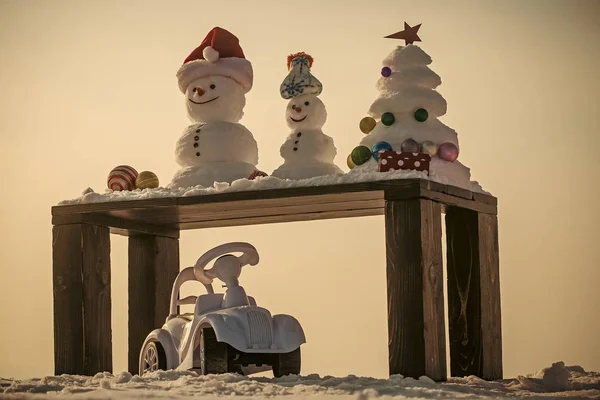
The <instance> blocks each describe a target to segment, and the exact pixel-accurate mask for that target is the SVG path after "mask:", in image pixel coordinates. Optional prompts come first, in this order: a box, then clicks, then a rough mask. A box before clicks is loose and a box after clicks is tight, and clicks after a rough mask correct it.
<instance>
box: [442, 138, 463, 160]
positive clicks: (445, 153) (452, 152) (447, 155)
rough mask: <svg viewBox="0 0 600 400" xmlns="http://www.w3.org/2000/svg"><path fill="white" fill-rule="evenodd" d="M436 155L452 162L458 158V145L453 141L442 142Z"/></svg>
mask: <svg viewBox="0 0 600 400" xmlns="http://www.w3.org/2000/svg"><path fill="white" fill-rule="evenodd" d="M438 157H439V158H441V159H442V160H446V161H450V162H453V161H455V160H456V159H457V158H458V147H456V145H455V144H454V143H449V142H446V143H442V144H441V145H440V147H439V148H438Z"/></svg>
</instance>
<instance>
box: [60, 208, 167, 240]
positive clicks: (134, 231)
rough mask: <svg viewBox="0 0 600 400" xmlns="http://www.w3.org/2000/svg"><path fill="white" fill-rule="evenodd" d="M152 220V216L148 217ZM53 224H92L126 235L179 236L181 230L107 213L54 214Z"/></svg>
mask: <svg viewBox="0 0 600 400" xmlns="http://www.w3.org/2000/svg"><path fill="white" fill-rule="evenodd" d="M148 219H150V220H151V221H152V219H151V218H148ZM52 224H53V225H68V224H92V225H99V226H106V227H111V228H115V229H114V231H113V230H111V233H116V234H120V235H124V236H135V235H147V234H150V235H160V236H166V237H172V238H175V239H178V238H179V230H178V229H177V228H171V227H168V226H167V227H165V226H158V225H152V224H150V223H145V222H139V221H135V220H126V219H123V218H119V217H115V216H111V215H107V214H100V213H96V214H61V215H54V216H52Z"/></svg>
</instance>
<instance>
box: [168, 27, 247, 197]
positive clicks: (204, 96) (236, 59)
mask: <svg viewBox="0 0 600 400" xmlns="http://www.w3.org/2000/svg"><path fill="white" fill-rule="evenodd" d="M177 79H178V83H179V89H180V90H181V92H182V93H183V94H185V102H186V107H187V114H188V117H189V118H190V120H191V121H192V122H194V124H192V125H190V126H188V127H187V129H186V130H185V131H184V132H183V135H182V136H181V138H180V139H179V141H178V142H177V145H176V150H175V154H176V161H177V163H178V164H179V165H180V166H181V167H182V169H180V170H179V171H177V172H176V173H175V175H174V177H173V180H172V181H171V183H170V184H169V187H170V188H178V187H189V186H196V185H200V186H205V187H209V186H212V185H213V184H214V183H215V182H228V183H231V182H233V181H234V180H237V179H241V178H248V177H249V176H251V175H253V174H256V172H257V171H256V164H257V163H258V146H257V144H256V140H255V139H254V137H253V136H252V133H251V132H250V131H249V130H248V129H246V127H244V126H243V125H241V124H239V123H238V122H239V120H240V119H241V118H242V116H243V115H244V112H243V109H244V106H245V105H246V97H245V95H246V93H248V92H249V91H250V89H251V88H252V81H253V71H252V64H251V63H250V61H248V60H247V59H246V58H245V56H244V52H243V51H242V48H241V47H240V45H239V41H238V38H237V37H235V36H234V35H233V34H232V33H230V32H229V31H227V30H225V29H222V28H219V27H215V28H213V29H212V30H211V31H210V32H209V33H208V35H207V36H206V38H205V39H204V40H203V41H202V43H201V44H200V46H198V47H197V48H196V49H195V50H194V51H192V53H191V54H190V55H189V56H188V57H187V58H186V59H185V61H184V63H183V65H182V66H181V68H179V70H178V71H177Z"/></svg>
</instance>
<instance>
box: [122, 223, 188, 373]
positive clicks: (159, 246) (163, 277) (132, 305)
mask: <svg viewBox="0 0 600 400" xmlns="http://www.w3.org/2000/svg"><path fill="white" fill-rule="evenodd" d="M178 273H179V240H178V239H173V238H167V237H161V236H154V235H145V236H132V237H130V238H129V279H128V281H129V318H128V319H129V321H128V328H129V338H128V345H129V347H128V369H129V372H131V373H132V374H134V373H138V372H139V370H138V360H139V354H140V351H141V348H142V344H143V342H144V340H145V339H146V336H147V335H148V334H149V333H150V332H151V331H152V330H154V329H157V328H160V327H162V325H163V324H164V323H165V319H166V318H167V316H168V315H169V302H170V296H171V289H172V287H173V283H174V282H175V278H176V277H177V274H178Z"/></svg>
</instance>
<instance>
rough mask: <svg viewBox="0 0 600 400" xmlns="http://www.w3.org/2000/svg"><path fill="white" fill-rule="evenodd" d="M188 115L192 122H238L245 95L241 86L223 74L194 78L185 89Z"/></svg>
mask: <svg viewBox="0 0 600 400" xmlns="http://www.w3.org/2000/svg"><path fill="white" fill-rule="evenodd" d="M185 94H186V103H187V110H188V116H189V117H190V119H191V120H192V121H194V122H210V121H227V122H238V121H239V120H240V119H242V116H243V115H244V111H243V109H244V106H245V105H246V97H245V95H244V90H243V89H242V86H241V85H240V84H238V83H237V82H236V81H234V80H233V79H231V78H227V77H224V76H207V77H204V78H200V79H196V80H195V81H193V82H192V83H190V84H189V86H188V87H187V90H186V93H185Z"/></svg>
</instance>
